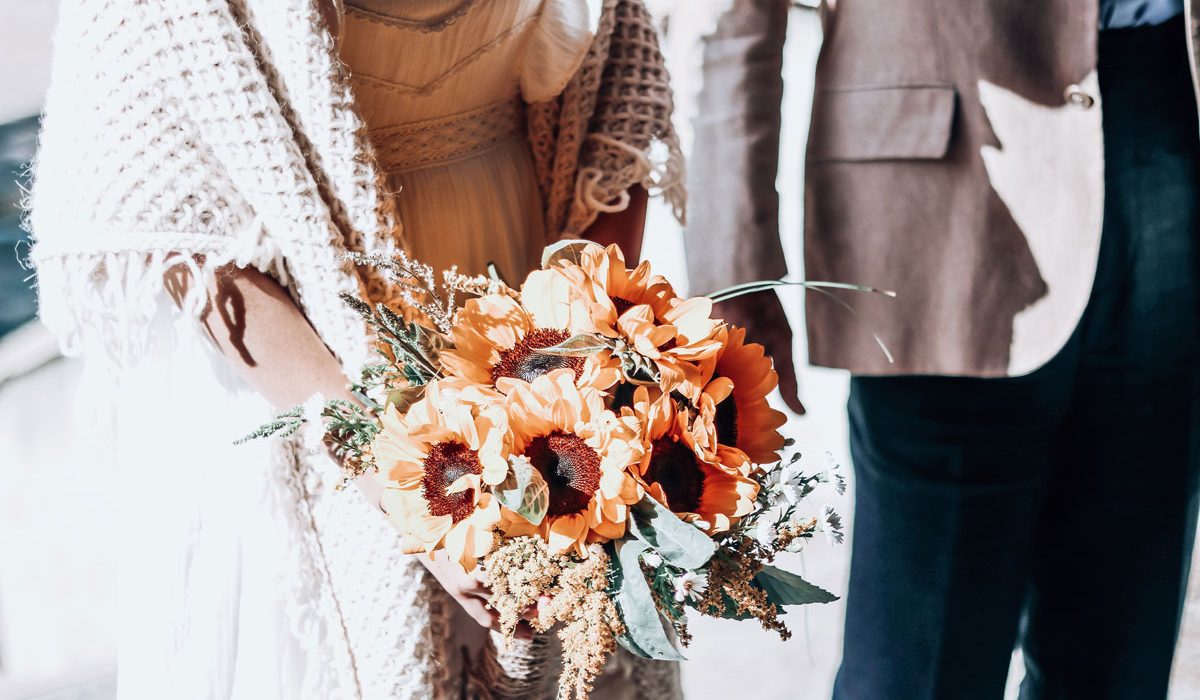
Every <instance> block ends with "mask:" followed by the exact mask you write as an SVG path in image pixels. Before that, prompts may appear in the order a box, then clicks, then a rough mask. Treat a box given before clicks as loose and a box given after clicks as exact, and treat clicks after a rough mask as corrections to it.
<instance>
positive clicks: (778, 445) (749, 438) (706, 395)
mask: <svg viewBox="0 0 1200 700" xmlns="http://www.w3.org/2000/svg"><path fill="white" fill-rule="evenodd" d="M704 373H705V374H706V375H708V376H710V377H711V379H710V380H709V382H708V384H707V385H705V387H704V391H703V392H702V394H701V397H700V401H699V406H700V413H701V415H703V416H704V417H705V419H706V420H708V421H710V422H711V423H712V424H713V425H714V426H715V428H716V442H717V443H718V444H719V445H721V446H722V447H723V448H735V449H737V450H740V451H741V452H742V453H744V454H745V456H746V457H747V458H748V459H749V460H750V461H751V462H753V463H754V464H770V463H772V462H774V461H775V460H777V459H779V454H778V452H779V450H781V449H783V435H781V434H780V432H779V428H780V427H781V426H782V425H783V424H784V423H786V422H787V416H786V415H784V414H783V413H782V412H780V411H776V410H775V409H773V408H771V405H770V404H769V403H768V402H767V395H769V394H770V393H771V392H772V391H774V389H775V387H776V385H778V384H779V375H778V374H776V373H775V370H774V369H773V368H772V366H771V358H769V357H767V356H766V354H765V353H764V352H763V346H761V345H759V344H758V343H747V342H746V329H744V328H738V327H736V326H735V327H730V328H729V330H728V334H727V337H726V339H725V342H724V345H723V346H722V348H721V350H720V352H718V353H717V354H716V355H715V356H714V357H712V358H711V359H709V360H708V361H706V362H705V363H704Z"/></svg>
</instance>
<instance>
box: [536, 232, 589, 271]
mask: <svg viewBox="0 0 1200 700" xmlns="http://www.w3.org/2000/svg"><path fill="white" fill-rule="evenodd" d="M593 245H594V246H600V244H599V243H595V242H593V241H585V240H582V239H578V238H572V239H568V240H562V241H557V242H555V243H551V244H550V245H548V246H546V249H545V250H543V251H542V268H544V269H545V268H549V267H550V266H551V265H554V264H555V263H557V262H560V261H565V262H569V263H574V264H576V265H578V264H579V261H580V260H581V259H582V256H583V251H585V250H587V246H593ZM600 247H603V246H600Z"/></svg>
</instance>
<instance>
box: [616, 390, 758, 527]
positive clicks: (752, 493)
mask: <svg viewBox="0 0 1200 700" xmlns="http://www.w3.org/2000/svg"><path fill="white" fill-rule="evenodd" d="M626 413H632V414H633V415H634V416H636V418H637V419H638V421H639V422H640V423H641V426H642V437H643V440H644V445H645V452H644V454H643V456H642V461H641V464H640V465H639V466H638V478H639V480H640V481H641V482H642V483H643V484H644V486H645V488H646V493H648V494H650V496H651V497H652V498H654V499H655V500H656V501H658V502H659V503H662V504H663V505H665V506H666V507H668V508H670V509H671V512H673V513H675V514H676V515H678V516H679V517H680V518H681V519H683V520H685V521H687V522H690V523H694V524H696V525H697V526H698V527H700V528H702V529H703V530H704V531H705V532H707V533H709V534H710V535H711V534H716V533H718V532H725V531H727V530H729V529H730V528H731V527H732V526H733V525H734V524H735V523H736V522H737V521H738V519H739V518H741V517H743V516H745V515H748V514H749V513H751V512H752V511H753V510H754V499H755V498H756V497H757V496H758V483H757V482H756V481H754V480H753V479H751V478H749V477H748V476H746V475H745V474H743V473H742V472H741V471H740V469H739V467H740V464H738V463H733V464H723V463H722V462H721V457H720V455H718V454H717V453H715V452H713V451H711V450H709V449H706V448H705V444H706V443H709V442H712V439H711V432H712V430H713V428H712V426H711V425H710V424H708V423H707V422H706V421H705V420H704V418H703V416H697V417H696V418H695V419H694V420H692V419H689V416H688V412H687V411H681V410H679V408H678V406H677V405H676V403H675V401H674V400H673V399H672V398H671V397H670V395H664V396H662V397H660V398H659V399H658V400H655V401H651V400H650V397H649V394H648V393H646V392H645V390H644V389H639V390H638V396H637V398H636V399H635V402H634V408H633V409H632V410H629V409H626Z"/></svg>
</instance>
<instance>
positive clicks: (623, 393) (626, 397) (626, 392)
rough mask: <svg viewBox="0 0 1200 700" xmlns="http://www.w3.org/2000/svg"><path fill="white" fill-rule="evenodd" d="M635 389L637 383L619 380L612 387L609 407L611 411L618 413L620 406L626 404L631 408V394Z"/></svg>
mask: <svg viewBox="0 0 1200 700" xmlns="http://www.w3.org/2000/svg"><path fill="white" fill-rule="evenodd" d="M636 391H637V385H636V384H634V383H633V382H621V383H620V384H618V385H616V386H615V387H613V390H612V402H611V403H610V404H609V408H611V409H612V411H613V413H620V412H621V409H622V408H625V407H626V406H628V407H630V408H633V395H634V392H636Z"/></svg>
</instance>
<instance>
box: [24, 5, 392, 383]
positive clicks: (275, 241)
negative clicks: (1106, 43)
mask: <svg viewBox="0 0 1200 700" xmlns="http://www.w3.org/2000/svg"><path fill="white" fill-rule="evenodd" d="M80 5H81V6H82V5H83V3H80ZM88 7H97V6H95V5H89V6H88ZM98 7H99V9H95V10H94V11H93V12H92V13H91V14H88V12H85V11H84V9H83V8H82V7H64V8H63V11H62V12H61V17H62V19H61V20H60V25H59V26H58V28H57V30H56V41H55V44H56V47H57V53H56V56H55V58H54V63H53V66H52V69H51V85H50V90H49V94H48V96H47V102H46V106H45V113H44V118H43V124H42V132H41V136H40V148H39V151H38V155H37V157H36V161H35V164H34V167H33V176H34V180H33V188H32V193H31V196H30V200H29V204H30V205H31V206H30V211H29V214H28V218H27V221H28V224H29V228H30V231H31V234H32V237H33V240H34V247H33V250H32V253H31V259H32V262H33V263H34V265H35V267H36V269H37V274H38V291H39V293H38V296H39V312H40V316H41V318H42V321H43V322H44V324H45V325H46V326H47V327H48V328H49V329H50V330H51V332H52V333H54V335H55V336H56V337H57V338H58V340H59V343H60V345H61V346H62V347H63V350H64V352H65V353H67V354H73V355H81V354H86V355H89V356H90V355H97V354H98V355H101V356H104V357H105V358H107V359H109V360H113V361H115V362H116V363H117V364H118V365H122V364H128V363H129V362H130V361H132V360H135V359H137V357H138V356H139V355H140V354H141V353H142V352H144V351H145V349H146V348H148V347H149V340H150V339H151V334H152V332H153V331H152V329H153V327H154V324H153V323H152V322H151V321H152V320H153V317H154V316H155V315H156V314H157V313H158V309H159V305H160V303H161V302H162V301H163V295H164V287H163V276H164V274H165V273H166V272H167V271H168V270H170V269H171V268H173V267H175V266H180V265H182V266H186V267H188V268H190V269H191V270H192V271H193V273H194V276H195V277H196V278H198V279H204V278H205V277H206V276H207V275H209V274H211V273H212V272H213V271H214V270H216V269H217V268H218V267H221V266H224V265H227V264H235V265H237V266H239V267H254V268H257V269H259V270H262V271H263V272H265V273H267V274H269V275H271V276H272V277H274V278H275V279H276V280H277V281H279V282H280V283H281V284H282V285H283V286H284V287H285V288H287V289H288V291H289V293H291V295H292V297H293V299H295V300H296V301H297V303H298V304H299V305H300V306H301V308H302V309H303V310H304V312H305V314H306V315H307V316H308V318H309V321H310V322H311V323H312V324H313V326H314V328H316V329H317V330H318V332H319V333H320V334H321V336H322V338H323V339H325V341H326V343H327V344H329V345H330V347H331V348H333V349H334V350H335V353H336V354H338V356H339V358H341V359H342V361H343V363H344V364H345V365H346V366H347V367H348V371H351V372H353V368H354V367H356V366H357V365H358V364H360V363H361V361H363V360H365V358H366V357H367V353H368V350H369V348H368V345H367V343H366V339H365V330H364V329H363V326H362V324H361V320H360V319H358V318H356V317H355V316H353V312H352V311H350V310H349V309H348V308H346V307H345V305H344V304H342V303H341V301H340V300H339V299H338V295H339V294H341V293H350V294H356V293H358V292H359V291H360V287H359V280H358V277H357V275H356V273H355V269H354V266H353V264H352V263H350V262H348V261H347V260H345V259H344V255H343V254H344V252H345V248H344V247H343V246H342V245H341V240H340V233H339V231H338V229H337V228H336V227H335V226H334V225H333V224H332V223H331V220H330V214H329V212H328V209H327V208H325V205H324V203H323V200H322V199H321V196H320V195H319V194H318V192H317V189H318V188H317V186H316V184H315V183H314V182H313V179H312V177H311V175H310V173H309V172H308V171H307V169H306V167H305V160H304V156H303V155H302V153H301V149H300V146H299V144H297V143H296V141H295V138H294V135H293V131H292V129H291V126H290V124H289V123H288V122H287V121H286V119H285V118H284V116H283V115H282V108H281V107H280V105H279V103H278V102H277V100H276V97H275V96H274V94H273V93H272V92H271V90H270V88H269V85H268V80H267V78H266V76H265V75H264V74H263V72H262V71H261V70H260V68H259V65H258V63H257V62H256V58H255V56H254V55H253V53H252V52H251V51H250V49H249V48H248V46H247V44H246V39H245V34H244V33H243V25H242V24H240V23H239V21H238V19H237V18H235V17H234V16H233V15H232V13H231V11H230V9H229V7H230V6H229V5H227V4H226V3H223V2H221V3H218V2H202V1H201V0H195V1H194V2H180V3H133V4H130V3H124V2H116V1H115V0H110V1H109V2H107V3H100V4H99V5H98ZM193 290H194V291H195V292H196V293H195V294H192V295H190V298H188V299H185V300H184V304H183V307H184V310H185V311H187V312H192V313H195V312H198V311H200V309H201V308H202V306H203V303H204V302H205V301H206V295H204V294H203V289H202V285H199V284H196V285H193Z"/></svg>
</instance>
